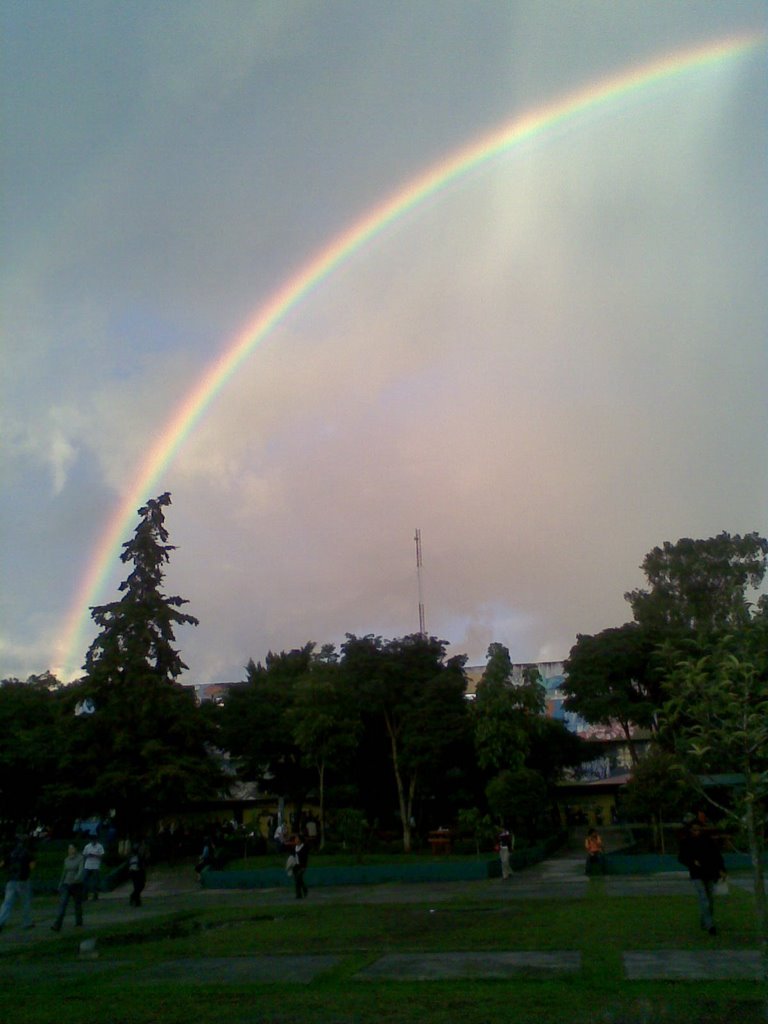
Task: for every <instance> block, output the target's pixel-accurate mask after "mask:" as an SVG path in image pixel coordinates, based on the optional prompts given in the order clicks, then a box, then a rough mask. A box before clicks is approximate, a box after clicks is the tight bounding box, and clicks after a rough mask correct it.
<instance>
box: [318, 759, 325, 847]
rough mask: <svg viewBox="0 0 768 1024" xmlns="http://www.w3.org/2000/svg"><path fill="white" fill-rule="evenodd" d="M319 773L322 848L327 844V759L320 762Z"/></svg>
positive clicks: (319, 826) (320, 838)
mask: <svg viewBox="0 0 768 1024" xmlns="http://www.w3.org/2000/svg"><path fill="white" fill-rule="evenodd" d="M317 774H318V777H319V788H320V821H319V823H318V828H319V832H320V835H319V837H318V841H319V848H320V849H321V850H322V848H323V847H324V846H325V761H321V762H320V765H319V767H318V772H317Z"/></svg>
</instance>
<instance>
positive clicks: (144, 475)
mask: <svg viewBox="0 0 768 1024" xmlns="http://www.w3.org/2000/svg"><path fill="white" fill-rule="evenodd" d="M765 41H766V37H765V35H763V34H762V33H754V32H753V33H745V34H741V35H737V36H731V37H728V38H726V39H722V40H718V41H716V42H713V43H708V44H705V45H703V46H699V47H695V48H692V49H686V50H683V51H677V52H675V53H672V54H670V55H666V56H664V57H662V58H660V59H656V60H654V61H652V62H650V63H647V64H644V65H642V66H639V67H637V68H633V69H630V70H625V71H622V72H620V73H619V74H617V75H614V76H612V77H609V78H606V79H603V80H602V81H600V82H598V83H597V84H592V85H589V86H587V87H586V88H582V89H579V90H577V91H575V92H571V93H569V94H567V95H566V96H565V97H561V98H559V99H557V100H555V101H554V102H552V103H549V104H547V105H545V106H542V107H540V108H538V109H536V110H533V111H530V112H528V113H525V114H523V115H522V116H520V117H517V118H515V119H513V120H512V121H511V122H505V123H504V124H503V125H502V126H501V127H497V128H496V129H493V130H492V131H491V132H490V133H488V134H486V135H484V136H483V137H481V138H480V139H478V140H475V141H474V142H472V143H470V144H469V145H467V146H464V147H462V148H461V149H459V150H457V151H456V152H454V153H453V154H452V155H450V156H449V157H448V158H447V159H444V160H442V161H441V162H439V163H437V164H434V165H432V166H431V167H429V168H428V169H427V170H425V171H424V172H422V173H421V174H419V175H417V176H416V177H415V178H413V179H412V180H411V181H409V182H408V183H407V184H406V185H405V186H404V187H402V188H400V189H399V190H398V191H397V192H395V193H393V194H392V195H390V196H389V197H388V198H386V199H385V200H384V201H383V202H382V203H380V204H379V205H377V206H375V207H374V208H373V209H372V210H370V211H369V212H368V213H366V214H364V215H363V216H362V217H361V218H360V219H359V220H357V221H356V222H355V223H353V224H352V225H351V226H350V227H348V228H347V229H346V230H345V231H343V232H342V233H341V234H339V235H337V236H336V237H335V238H333V239H332V240H331V242H330V243H329V244H328V245H326V246H325V247H324V248H323V249H321V250H320V251H319V252H318V253H316V254H315V256H314V257H312V258H311V259H310V260H309V261H308V262H307V263H305V264H304V265H303V266H302V267H301V268H300V269H299V271H298V272H297V273H296V274H295V275H294V276H293V277H291V278H290V279H289V280H287V281H286V282H285V283H284V284H283V285H282V286H281V287H280V288H279V289H278V290H277V291H276V292H275V293H274V294H273V295H272V296H271V297H270V298H269V299H268V300H267V301H266V303H265V304H264V305H263V306H261V307H260V308H259V309H258V311H257V312H256V314H255V316H254V317H253V319H252V320H251V321H250V322H249V323H248V324H246V325H245V327H244V328H243V330H242V331H241V332H240V333H239V334H238V335H237V336H236V337H235V338H234V339H233V340H232V341H231V342H230V343H229V344H228V345H226V346H225V347H224V349H223V351H222V352H221V354H220V355H219V356H218V358H217V359H216V360H214V362H213V363H211V364H210V365H209V366H208V368H207V369H206V370H205V372H204V373H203V375H202V376H201V377H200V379H199V380H198V382H197V383H196V384H195V386H194V387H193V388H192V390H191V391H190V392H189V393H188V394H187V395H186V397H185V398H184V399H183V400H182V401H181V402H180V403H179V405H178V406H177V407H176V409H175V410H174V412H173V413H172V415H171V416H170V417H169V419H168V420H167V422H166V423H165V425H164V427H163V428H162V431H161V433H160V435H159V436H158V438H157V440H156V441H155V442H154V444H153V445H152V446H151V447H150V449H149V451H148V453H147V454H146V456H145V457H144V459H143V460H142V461H141V463H140V465H139V467H138V469H137V471H136V475H135V477H134V479H133V482H132V483H131V484H130V486H129V487H128V488H127V490H126V491H125V493H124V494H123V496H122V497H121V499H120V500H119V502H118V505H117V508H116V510H115V512H114V514H113V516H112V518H111V519H110V520H109V522H108V523H107V525H106V527H105V528H104V530H103V531H102V533H101V535H100V537H99V539H98V542H97V544H96V546H95V548H94V551H93V556H92V558H91V560H90V563H89V565H88V567H87V569H86V572H85V574H84V575H83V578H82V580H81V581H80V583H79V585H78V587H77V591H76V594H75V596H74V599H73V602H72V605H71V607H70V610H69V612H68V613H67V616H66V619H65V623H64V627H63V629H62V632H61V638H60V641H59V643H58V644H57V645H56V650H57V654H60V652H63V658H62V659H61V667H59V668H58V669H56V670H54V671H56V673H57V674H59V673H61V672H64V673H66V672H67V671H68V670H69V669H70V667H71V665H72V663H73V661H74V657H73V653H74V651H75V650H76V648H77V645H78V643H79V641H80V637H81V635H82V634H83V633H84V631H85V623H86V621H87V619H88V611H89V607H90V605H91V604H93V603H95V601H96V598H97V596H98V594H99V591H100V590H101V588H102V586H103V583H104V580H105V578H106V576H107V575H108V573H109V571H110V567H111V565H112V563H113V561H114V560H115V559H116V558H117V556H118V553H119V551H120V547H121V543H122V540H123V538H124V537H125V535H126V533H127V531H128V530H129V529H130V525H131V523H132V520H133V516H134V515H135V513H136V509H137V508H138V506H139V505H140V504H142V503H143V502H144V501H145V500H146V498H147V496H148V492H149V491H150V490H151V488H152V487H154V485H155V484H156V482H157V480H158V478H159V477H160V475H161V473H162V472H163V470H164V469H165V468H166V467H167V466H168V465H169V464H170V463H171V461H172V460H173V458H174V456H175V455H176V453H177V452H178V450H179V448H180V446H181V445H182V443H183V442H184V440H185V438H186V437H187V436H188V435H189V434H190V432H191V431H192V430H193V429H194V427H195V426H196V425H197V423H198V422H199V420H200V418H201V417H202V415H203V414H204V412H205V411H206V409H207V408H208V406H209V405H210V404H211V402H212V401H213V400H214V399H215V397H216V396H217V395H218V393H219V392H220V391H221V389H222V388H223V387H224V385H225V384H226V383H227V381H228V380H229V378H230V377H231V376H232V375H233V374H234V373H235V371H236V370H237V369H238V367H239V366H240V365H241V364H242V363H243V361H244V360H245V359H246V358H247V357H248V356H249V355H250V354H251V352H252V351H253V349H254V348H255V347H256V345H258V344H259V342H261V341H263V340H264V338H266V337H267V335H268V334H269V333H270V332H271V331H272V330H273V328H274V327H275V326H276V325H277V324H278V323H279V322H280V321H281V320H283V319H284V318H285V317H286V315H287V314H288V313H289V312H290V311H291V310H292V309H293V308H294V307H295V306H296V305H297V304H298V303H299V302H301V301H302V300H303V299H305V298H306V297H307V296H308V295H309V294H310V293H311V292H312V291H313V290H314V289H315V288H316V287H317V286H318V285H319V284H320V283H321V282H323V281H324V280H325V279H326V278H327V277H328V276H329V275H330V274H331V273H332V272H333V271H334V270H335V269H336V268H337V267H339V266H340V265H341V264H342V263H344V262H345V261H346V260H348V259H350V258H351V257H352V256H353V255H354V254H355V253H356V252H357V251H358V250H360V249H361V248H362V247H363V246H365V245H366V244H368V243H369V242H371V241H372V240H373V239H374V238H376V237H377V236H378V235H380V234H381V233H382V232H383V231H384V230H385V229H386V228H387V227H388V226H389V225H391V224H392V223H393V222H394V221H395V220H397V219H399V218H400V217H402V216H403V215H404V214H406V213H408V212H409V211H410V210H412V209H414V207H416V206H418V205H419V204H420V203H421V202H422V201H423V200H425V199H427V198H428V197H429V196H433V195H435V194H436V193H437V192H439V191H440V190H442V189H445V188H446V186H448V185H449V184H450V183H451V182H453V181H455V180H456V179H457V178H459V177H462V176H463V175H466V174H468V173H469V172H471V171H473V170H475V169H476V168H478V167H480V166H481V165H483V164H485V163H488V162H490V161H491V160H493V158H494V157H497V156H499V155H501V154H503V153H506V152H507V151H508V150H510V149H511V148H513V147H514V146H516V145H518V144H520V143H521V142H524V141H525V140H527V139H531V138H533V137H534V136H537V135H540V134H543V133H545V132H547V131H549V130H551V129H553V128H554V127H556V126H557V125H558V124H560V123H562V122H563V121H565V120H567V119H570V118H573V117H575V116H577V115H578V114H581V113H583V112H585V111H587V110H591V109H594V108H596V107H599V106H601V105H605V104H607V103H609V102H612V101H615V100H617V99H619V98H620V97H622V96H626V95H629V94H633V93H635V92H637V91H640V90H641V89H643V88H646V87H648V86H651V85H653V84H655V83H657V82H660V81H662V80H664V79H666V78H671V77H674V76H678V75H682V74H684V73H686V72H689V71H694V70H696V69H699V68H702V67H704V66H706V65H709V64H717V63H719V62H722V61H724V60H727V59H730V58H734V57H738V56H740V55H742V54H744V53H747V52H749V51H750V50H755V49H757V48H759V47H761V46H763V45H764V44H765Z"/></svg>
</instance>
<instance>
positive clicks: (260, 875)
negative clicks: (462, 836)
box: [200, 835, 564, 889]
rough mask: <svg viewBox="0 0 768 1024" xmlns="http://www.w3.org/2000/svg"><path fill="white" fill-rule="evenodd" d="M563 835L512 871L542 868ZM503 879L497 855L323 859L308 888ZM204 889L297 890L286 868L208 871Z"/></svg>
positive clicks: (526, 852)
mask: <svg viewBox="0 0 768 1024" xmlns="http://www.w3.org/2000/svg"><path fill="white" fill-rule="evenodd" d="M563 841H564V836H563V835H557V836H553V837H552V838H551V839H549V840H547V841H546V842H544V843H541V844H539V845H537V846H529V847H526V848H525V849H522V850H516V851H515V852H514V853H513V855H512V858H511V862H512V870H513V871H520V870H522V869H523V868H527V867H531V866H532V865H533V864H538V863H540V862H541V861H542V860H544V858H545V857H548V856H550V855H551V854H552V853H554V852H555V851H556V850H557V849H559V847H560V846H561V845H562V843H563ZM488 878H501V864H500V862H499V858H498V857H497V856H496V855H483V856H482V857H480V858H471V859H470V858H468V859H467V860H461V861H458V860H448V859H445V860H443V859H441V858H440V857H435V858H434V859H433V860H431V861H423V860H422V861H418V862H416V863H413V862H409V861H408V855H407V854H403V856H402V859H398V860H392V861H389V862H387V863H386V864H353V865H349V866H348V867H323V866H322V856H319V857H317V858H310V862H309V868H308V870H307V885H308V886H309V887H310V888H312V887H313V886H316V887H318V888H324V887H325V886H332V885H382V884H384V883H386V882H476V881H482V880H484V879H488ZM200 883H201V885H202V886H203V888H204V889H277V888H281V887H286V886H287V887H291V886H293V879H292V878H291V877H290V876H289V875H288V874H287V873H286V872H285V870H284V869H283V868H264V869H262V870H254V871H227V870H226V869H224V870H222V871H214V870H212V869H211V868H206V869H205V870H204V871H203V873H202V876H201V878H200Z"/></svg>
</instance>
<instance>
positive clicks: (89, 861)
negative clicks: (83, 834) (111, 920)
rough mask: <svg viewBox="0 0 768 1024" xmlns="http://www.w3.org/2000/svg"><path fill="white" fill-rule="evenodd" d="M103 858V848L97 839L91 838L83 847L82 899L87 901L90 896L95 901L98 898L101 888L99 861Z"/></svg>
mask: <svg viewBox="0 0 768 1024" xmlns="http://www.w3.org/2000/svg"><path fill="white" fill-rule="evenodd" d="M103 857H104V847H103V846H102V845H101V843H100V842H99V840H98V839H97V838H93V839H91V840H90V842H87V843H86V844H85V846H84V847H83V858H84V861H85V863H84V865H83V899H84V900H87V899H88V895H89V894H91V895H92V896H93V898H94V899H95V900H97V899H98V898H99V889H100V888H101V861H102V858H103Z"/></svg>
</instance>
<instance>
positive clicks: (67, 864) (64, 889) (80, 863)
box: [51, 843, 85, 932]
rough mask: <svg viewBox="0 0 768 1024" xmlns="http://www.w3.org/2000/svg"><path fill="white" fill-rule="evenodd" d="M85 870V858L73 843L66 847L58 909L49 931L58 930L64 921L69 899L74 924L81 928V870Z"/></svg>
mask: <svg viewBox="0 0 768 1024" xmlns="http://www.w3.org/2000/svg"><path fill="white" fill-rule="evenodd" d="M84 870H85V859H84V857H83V855H82V853H80V852H79V851H78V849H77V847H76V846H75V844H74V843H70V844H69V846H68V847H67V856H66V857H65V858H64V866H63V867H62V871H61V879H60V881H59V894H60V897H61V898H60V900H59V909H58V912H57V914H56V920H55V921H54V922H53V924H52V925H51V931H54V932H60V931H61V926H62V924H63V923H64V915H65V914H66V912H67V906H68V904H69V901H70V900H72V901H73V904H74V908H75V926H76V927H79V928H82V925H83V871H84Z"/></svg>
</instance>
